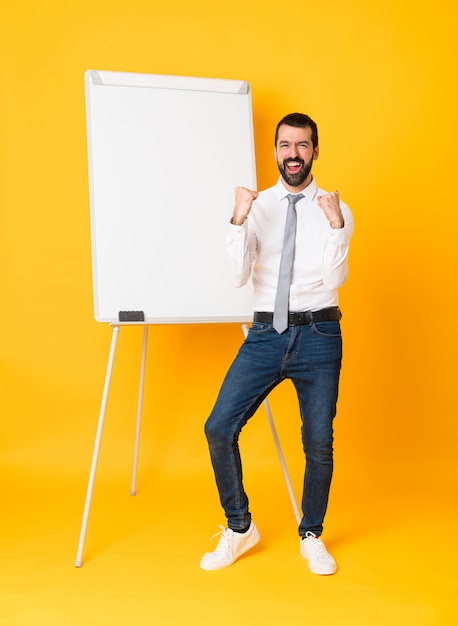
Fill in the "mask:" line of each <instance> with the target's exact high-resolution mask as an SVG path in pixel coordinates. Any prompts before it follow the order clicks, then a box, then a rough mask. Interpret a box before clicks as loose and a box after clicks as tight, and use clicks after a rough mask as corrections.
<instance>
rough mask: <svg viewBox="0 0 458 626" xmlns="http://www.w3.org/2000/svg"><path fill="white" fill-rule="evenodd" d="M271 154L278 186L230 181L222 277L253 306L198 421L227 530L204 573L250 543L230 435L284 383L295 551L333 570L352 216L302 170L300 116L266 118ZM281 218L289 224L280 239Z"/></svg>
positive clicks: (309, 144) (251, 530) (312, 156)
mask: <svg viewBox="0 0 458 626" xmlns="http://www.w3.org/2000/svg"><path fill="white" fill-rule="evenodd" d="M274 154H275V159H276V162H277V165H278V168H279V170H280V179H279V181H278V182H277V184H276V185H275V186H274V187H271V188H269V189H267V190H265V191H262V192H260V193H259V194H258V193H257V192H256V191H252V190H249V189H246V188H244V187H237V188H236V194H235V208H234V212H233V215H232V219H231V221H230V225H229V226H228V229H229V232H228V237H227V254H226V259H227V269H228V275H229V278H230V280H231V282H232V283H233V284H234V286H236V287H240V286H242V285H244V284H245V283H246V282H247V280H248V278H249V276H250V275H251V277H252V281H253V287H254V310H255V313H254V317H253V324H252V326H251V328H250V331H249V333H248V336H247V338H246V340H245V342H244V343H243V345H242V347H241V349H240V351H239V353H238V355H237V356H236V358H235V360H234V362H233V364H232V366H231V367H230V369H229V371H228V373H227V375H226V378H225V380H224V382H223V385H222V387H221V390H220V393H219V395H218V398H217V401H216V404H215V406H214V408H213V411H212V413H211V415H210V417H209V418H208V420H207V422H206V424H205V434H206V436H207V440H208V444H209V449H210V456H211V461H212V465H213V469H214V473H215V478H216V484H217V487H218V491H219V496H220V501H221V505H222V507H223V509H224V512H225V514H226V517H227V522H228V527H227V528H223V527H221V528H222V529H223V530H222V536H221V538H220V540H219V543H218V546H217V548H216V550H215V551H214V552H209V553H206V554H205V555H204V556H203V557H202V560H201V563H200V566H201V568H202V569H205V570H215V569H220V568H222V567H226V566H228V565H231V564H232V563H233V562H234V561H235V560H236V559H237V558H238V557H239V556H241V555H242V554H243V553H245V552H246V551H247V550H249V549H250V548H252V547H253V546H254V545H256V544H257V543H258V541H259V540H260V535H259V532H258V530H257V528H256V526H255V524H254V522H253V521H252V519H251V514H250V512H249V507H248V497H247V495H246V493H245V490H244V487H243V482H242V465H241V459H240V453H239V446H238V438H239V435H240V431H241V429H242V428H243V426H244V425H245V424H246V423H247V421H248V420H249V419H250V418H251V417H252V416H253V414H254V413H255V412H256V410H257V408H258V407H259V406H260V404H261V403H262V402H263V400H264V399H265V397H266V396H267V395H268V393H269V392H270V391H271V390H272V389H273V388H274V387H275V386H276V385H278V384H279V383H280V382H282V381H283V380H285V379H286V378H289V379H291V381H292V382H293V384H294V386H295V388H296V392H297V396H298V400H299V406H300V413H301V420H302V444H303V449H304V453H305V456H306V470H305V472H304V485H303V495H302V512H303V517H302V520H301V522H300V524H299V529H298V530H299V536H300V553H301V554H302V556H303V557H304V558H305V559H307V561H308V565H309V568H310V570H311V571H312V572H314V573H315V574H323V575H326V574H334V573H335V571H336V570H337V566H336V563H335V561H334V559H333V558H332V556H331V555H330V554H329V553H328V551H327V550H326V548H325V545H324V543H323V541H322V540H321V533H322V531H323V520H324V516H325V513H326V508H327V503H328V494H329V488H330V484H331V477H332V471H333V445H332V444H333V426H332V424H333V419H334V416H335V414H336V403H337V395H338V384H339V375H340V367H341V358H342V338H341V332H340V321H339V320H340V318H341V313H340V310H339V308H338V306H337V303H338V296H337V289H338V288H339V287H340V286H341V285H342V284H343V283H344V281H345V279H346V277H347V273H348V249H349V242H350V238H351V235H352V232H353V217H352V214H351V211H350V209H349V208H348V207H347V206H346V205H345V204H344V203H343V202H341V201H340V200H339V194H338V192H337V191H333V192H331V193H326V192H325V191H323V190H322V189H319V188H318V187H317V184H316V182H315V180H314V178H313V176H312V165H313V161H315V160H316V159H317V158H318V131H317V127H316V124H315V122H314V121H313V120H312V119H310V118H309V117H308V116H306V115H303V114H301V113H292V114H290V115H287V116H286V117H284V118H283V119H282V120H281V121H280V122H279V123H278V125H277V129H276V133H275V151H274ZM289 205H291V206H292V208H290V207H289ZM287 213H290V214H291V219H292V220H293V221H294V220H297V228H296V232H295V234H294V231H292V232H293V234H292V235H291V228H294V225H293V226H292V227H291V228H290V226H289V225H288V226H286V223H287ZM294 214H295V216H296V217H295V216H294ZM289 220H290V218H288V224H289ZM287 231H288V232H289V233H290V234H289V235H287ZM284 235H285V239H284ZM287 239H289V240H292V244H291V245H294V239H295V253H294V264H293V268H292V274H291V277H289V274H290V272H291V269H285V265H286V264H287V260H286V256H288V255H289V256H291V255H292V254H293V253H292V252H290V253H289V252H286V249H287V248H288V249H289V248H290V245H289V244H287V243H286V240H287ZM284 240H285V243H283V242H284ZM282 250H283V252H282ZM282 256H284V257H285V260H284V259H283V258H282ZM291 262H292V260H291ZM284 264H285V265H284ZM280 268H282V269H280ZM285 274H287V275H288V278H287V282H288V285H287V290H288V289H289V293H288V291H287V293H286V302H285V306H288V299H289V312H288V311H285V313H284V316H285V317H284V322H283V324H282V323H281V321H280V322H279V323H278V319H277V316H278V315H281V313H278V312H277V304H276V303H277V299H278V300H281V297H280V296H279V295H277V284H278V293H279V292H280V290H281V287H280V282H279V275H282V276H283V275H285ZM281 282H282V283H283V282H284V281H281ZM279 305H280V303H279ZM284 327H286V328H284Z"/></svg>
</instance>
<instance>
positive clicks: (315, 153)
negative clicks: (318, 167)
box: [313, 146, 320, 161]
mask: <svg viewBox="0 0 458 626" xmlns="http://www.w3.org/2000/svg"><path fill="white" fill-rule="evenodd" d="M319 155H320V149H319V147H318V146H317V147H316V148H314V150H313V160H314V161H316V160H317V158H318V157H319Z"/></svg>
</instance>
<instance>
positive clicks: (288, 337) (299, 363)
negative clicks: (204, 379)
mask: <svg viewBox="0 0 458 626" xmlns="http://www.w3.org/2000/svg"><path fill="white" fill-rule="evenodd" d="M341 360H342V336H341V331H340V323H339V322H338V321H327V322H318V323H314V324H310V325H304V326H290V327H289V328H288V329H287V330H286V331H285V332H284V333H283V334H281V335H279V334H278V333H277V332H276V331H275V330H274V329H273V327H272V325H271V324H267V323H263V322H254V323H253V325H252V326H251V329H250V331H249V333H248V336H247V338H246V340H245V342H244V343H243V344H242V346H241V348H240V350H239V353H238V354H237V356H236V358H235V360H234V362H233V363H232V365H231V367H230V369H229V371H228V373H227V375H226V378H225V379H224V382H223V384H222V387H221V390H220V392H219V395H218V398H217V400H216V403H215V406H214V408H213V411H212V413H211V415H210V417H209V418H208V420H207V422H206V424H205V434H206V437H207V440H208V445H209V449H210V457H211V461H212V465H213V470H214V473H215V478H216V484H217V487H218V491H219V496H220V501H221V505H222V507H223V509H224V512H225V514H226V517H227V520H228V526H229V528H231V529H232V530H242V529H244V528H246V527H247V526H248V525H249V524H250V520H251V515H250V512H249V508H248V497H247V495H246V493H245V490H244V487H243V474H242V463H241V458H240V451H239V445H238V439H239V435H240V432H241V430H242V428H243V427H244V426H245V424H246V423H247V421H248V420H249V419H250V417H252V416H253V415H254V413H255V412H256V410H257V408H258V407H259V406H260V405H261V403H262V402H263V401H264V399H265V398H266V396H267V395H268V393H269V392H270V391H271V390H272V389H273V388H274V387H276V385H278V384H279V383H281V382H282V381H283V380H284V379H286V378H289V379H291V381H292V382H293V384H294V386H295V388H296V392H297V396H298V400H299V406H300V414H301V420H302V430H301V432H302V445H303V450H304V453H305V457H306V468H305V471H304V485H303V493H302V512H303V517H302V520H301V522H300V525H299V535H300V536H301V537H305V534H306V532H307V531H311V532H313V533H315V534H316V535H317V536H319V535H321V533H322V531H323V520H324V516H325V513H326V508H327V504H328V496H329V488H330V485H331V478H332V471H333V419H334V417H335V414H336V403H337V395H338V387H339V375H340V367H341Z"/></svg>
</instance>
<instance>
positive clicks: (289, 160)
mask: <svg viewBox="0 0 458 626" xmlns="http://www.w3.org/2000/svg"><path fill="white" fill-rule="evenodd" d="M287 163H300V164H301V165H305V161H304V159H301V158H300V157H297V158H294V157H288V158H287V159H285V160H284V161H283V165H286V164H287Z"/></svg>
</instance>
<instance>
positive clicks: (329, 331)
mask: <svg viewBox="0 0 458 626" xmlns="http://www.w3.org/2000/svg"><path fill="white" fill-rule="evenodd" d="M312 326H313V330H314V332H315V333H316V334H317V335H321V336H322V337H341V336H342V331H341V328H340V322H339V321H337V320H332V321H328V322H315V323H314V324H313V325H312Z"/></svg>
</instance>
